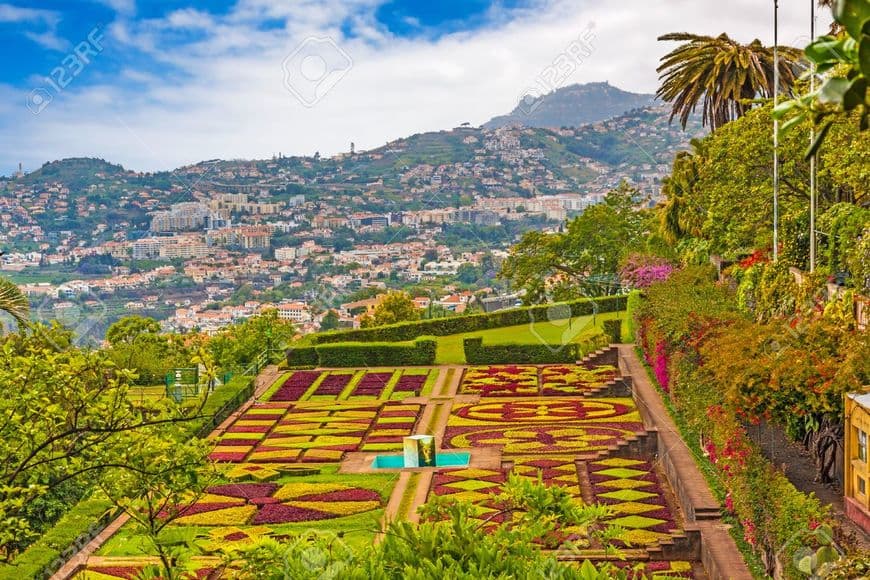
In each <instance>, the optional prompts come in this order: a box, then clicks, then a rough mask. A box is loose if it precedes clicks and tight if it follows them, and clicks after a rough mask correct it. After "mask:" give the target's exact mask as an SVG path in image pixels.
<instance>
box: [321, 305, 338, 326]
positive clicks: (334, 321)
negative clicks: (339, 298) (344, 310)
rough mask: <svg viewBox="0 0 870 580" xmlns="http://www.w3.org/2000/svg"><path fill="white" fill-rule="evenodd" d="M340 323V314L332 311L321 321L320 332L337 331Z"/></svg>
mask: <svg viewBox="0 0 870 580" xmlns="http://www.w3.org/2000/svg"><path fill="white" fill-rule="evenodd" d="M338 322H339V318H338V312H336V311H335V310H330V311H329V312H327V313H326V314H324V315H323V319H322V320H321V321H320V330H335V329H336V328H338Z"/></svg>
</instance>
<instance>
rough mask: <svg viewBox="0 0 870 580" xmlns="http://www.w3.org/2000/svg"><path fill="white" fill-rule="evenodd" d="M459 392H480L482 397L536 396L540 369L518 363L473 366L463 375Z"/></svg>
mask: <svg viewBox="0 0 870 580" xmlns="http://www.w3.org/2000/svg"><path fill="white" fill-rule="evenodd" d="M459 392H460V393H463V394H465V393H473V394H477V393H479V394H480V395H481V396H482V397H520V396H528V397H530V396H535V395H537V394H538V369H537V367H532V366H516V365H499V366H482V367H471V368H469V369H468V370H467V371H465V376H463V377H462V384H461V385H460V386H459Z"/></svg>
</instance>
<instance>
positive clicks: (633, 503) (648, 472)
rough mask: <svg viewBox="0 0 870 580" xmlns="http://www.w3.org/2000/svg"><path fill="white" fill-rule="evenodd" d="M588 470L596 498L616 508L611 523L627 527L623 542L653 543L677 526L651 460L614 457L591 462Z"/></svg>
mask: <svg viewBox="0 0 870 580" xmlns="http://www.w3.org/2000/svg"><path fill="white" fill-rule="evenodd" d="M588 471H589V482H590V483H591V484H592V493H593V496H594V498H595V501H596V502H597V503H603V504H607V505H609V506H610V507H611V509H612V510H613V511H614V513H613V516H611V517H610V518H608V521H609V523H611V524H615V525H618V526H621V527H623V528H625V529H626V531H625V534H623V535H622V536H621V537H620V538H619V540H620V541H622V542H624V543H626V544H631V545H645V544H652V543H654V542H656V541H658V540H660V539H663V538H665V537H667V535H668V532H670V531H671V530H675V529H677V525H676V523H675V522H674V517H673V515H672V514H671V511H670V508H669V507H668V502H667V500H666V499H665V494H664V490H662V488H661V485H660V482H659V477H658V475H657V474H656V472H655V471H654V470H653V468H652V466H651V465H650V463H649V462H647V461H642V460H639V459H622V458H610V459H604V460H601V461H593V462H591V463H589V464H588Z"/></svg>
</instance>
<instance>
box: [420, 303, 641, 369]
mask: <svg viewBox="0 0 870 580" xmlns="http://www.w3.org/2000/svg"><path fill="white" fill-rule="evenodd" d="M616 318H619V319H621V320H624V319H625V312H605V313H602V314H597V315H595V316H577V317H574V318H571V319H570V320H569V319H563V320H556V321H553V322H550V321H545V322H531V321H529V323H528V324H520V325H517V326H505V327H502V328H491V329H489V330H480V331H478V332H467V333H462V334H450V335H447V336H438V337H436V340H437V341H438V351H437V353H436V355H435V364H441V365H443V364H465V351H464V350H463V348H462V341H463V340H464V339H466V338H472V337H482V338H483V343H484V344H508V343H513V344H537V343H547V344H569V343H571V342H579V341H582V340H584V339H585V338H587V337H588V336H589V335H591V334H592V333H594V332H595V330H596V329H601V327H602V324H603V322H604V321H605V320H613V319H616Z"/></svg>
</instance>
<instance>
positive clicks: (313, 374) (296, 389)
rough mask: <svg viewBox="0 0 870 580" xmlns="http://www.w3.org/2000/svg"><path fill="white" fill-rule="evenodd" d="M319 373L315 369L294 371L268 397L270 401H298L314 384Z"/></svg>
mask: <svg viewBox="0 0 870 580" xmlns="http://www.w3.org/2000/svg"><path fill="white" fill-rule="evenodd" d="M319 376H320V373H319V372H317V371H296V372H294V373H293V374H292V375H290V377H289V378H288V379H287V380H286V381H284V384H283V385H281V386H280V387H279V388H278V390H277V391H275V392H274V393H273V394H272V396H271V397H270V398H269V400H270V401H298V400H299V399H300V398H302V395H304V394H305V392H306V391H307V390H308V389H309V388H310V387H311V385H313V384H314V381H315V380H317V377H319Z"/></svg>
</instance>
